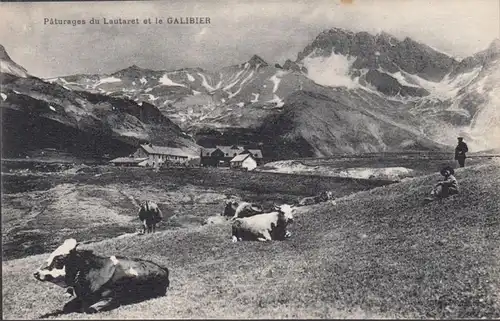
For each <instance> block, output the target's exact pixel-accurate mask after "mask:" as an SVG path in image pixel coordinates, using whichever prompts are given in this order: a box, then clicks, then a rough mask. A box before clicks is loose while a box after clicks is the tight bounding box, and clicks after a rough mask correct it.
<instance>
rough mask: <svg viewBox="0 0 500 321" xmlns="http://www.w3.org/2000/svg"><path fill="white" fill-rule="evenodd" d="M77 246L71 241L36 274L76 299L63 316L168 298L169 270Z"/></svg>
mask: <svg viewBox="0 0 500 321" xmlns="http://www.w3.org/2000/svg"><path fill="white" fill-rule="evenodd" d="M77 246H78V243H77V241H76V240H75V239H67V240H66V241H64V243H63V244H62V245H61V246H59V247H58V248H57V249H56V250H55V251H54V252H52V254H50V256H49V258H48V260H47V261H46V262H45V263H44V264H43V265H42V266H41V267H40V268H39V269H38V270H37V271H36V272H35V273H34V277H35V278H36V279H37V280H39V281H42V282H51V283H53V284H56V285H58V286H60V287H62V288H65V289H66V292H67V293H68V294H69V295H71V296H73V295H74V296H75V298H73V300H71V301H69V302H67V303H66V304H65V305H64V308H63V310H62V312H63V313H71V312H84V313H96V312H100V311H107V310H111V309H114V308H116V307H118V306H119V305H121V304H126V303H133V302H138V301H140V300H144V299H147V298H154V297H159V296H164V295H166V292H167V289H168V287H169V285H170V281H169V270H168V269H167V268H166V267H163V266H160V265H158V264H156V263H154V262H151V261H147V260H142V259H133V258H127V257H123V256H111V257H104V256H98V255H95V254H94V253H93V252H92V251H90V250H77V249H76V248H77Z"/></svg>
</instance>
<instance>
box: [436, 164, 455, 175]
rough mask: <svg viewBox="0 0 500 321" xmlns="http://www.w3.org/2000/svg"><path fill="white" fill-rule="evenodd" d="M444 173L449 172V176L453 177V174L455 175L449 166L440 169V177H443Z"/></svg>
mask: <svg viewBox="0 0 500 321" xmlns="http://www.w3.org/2000/svg"><path fill="white" fill-rule="evenodd" d="M445 171H448V172H450V174H451V175H454V174H455V170H454V169H453V167H451V166H446V167H444V168H442V169H441V172H440V173H441V175H443V176H445V175H444V172H445Z"/></svg>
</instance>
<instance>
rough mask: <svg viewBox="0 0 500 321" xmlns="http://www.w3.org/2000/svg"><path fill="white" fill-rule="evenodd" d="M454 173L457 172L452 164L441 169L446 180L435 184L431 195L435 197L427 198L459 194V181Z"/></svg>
mask: <svg viewBox="0 0 500 321" xmlns="http://www.w3.org/2000/svg"><path fill="white" fill-rule="evenodd" d="M453 174H455V170H453V168H452V167H450V166H446V167H445V168H443V169H441V175H443V176H444V180H442V181H440V182H438V183H437V184H436V185H434V188H433V189H432V191H431V195H432V196H433V197H434V198H429V199H427V200H434V199H440V198H445V197H448V196H451V195H455V194H458V181H457V179H456V178H455V176H453Z"/></svg>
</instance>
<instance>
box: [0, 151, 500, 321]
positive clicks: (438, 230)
mask: <svg viewBox="0 0 500 321" xmlns="http://www.w3.org/2000/svg"><path fill="white" fill-rule="evenodd" d="M456 176H457V178H458V180H459V182H460V184H461V193H460V195H456V196H453V197H451V198H449V199H446V200H444V201H442V202H434V203H430V204H423V203H422V199H423V198H424V197H426V196H428V191H429V186H431V185H432V184H433V183H434V182H435V181H436V180H437V179H439V178H440V177H439V174H432V175H429V176H424V177H419V178H415V179H409V180H405V181H403V182H401V183H397V184H392V185H388V186H384V187H379V188H375V189H372V190H369V191H362V192H358V193H355V194H352V195H349V196H346V197H343V198H341V199H339V200H338V201H337V206H334V205H332V204H321V205H316V206H310V207H302V208H300V211H299V212H298V213H297V217H296V223H295V225H294V226H293V227H292V233H293V236H292V238H291V239H289V240H287V241H284V242H272V243H259V242H241V243H236V244H233V243H231V240H230V227H229V225H212V226H203V227H197V228H191V229H179V230H168V231H162V232H160V233H156V234H154V235H147V236H141V237H136V238H119V239H109V240H106V241H103V242H100V243H95V244H91V245H85V246H83V248H92V249H94V250H95V251H96V252H97V253H99V254H105V255H113V254H117V253H119V254H122V255H128V256H135V257H146V258H149V259H152V260H154V261H157V262H159V263H163V264H165V265H166V266H168V267H169V268H170V269H171V286H172V287H171V290H170V291H169V293H168V294H167V296H166V297H162V298H158V299H154V300H149V301H145V302H142V303H139V304H135V305H129V306H124V307H120V308H118V309H116V310H114V311H111V312H106V313H101V314H99V315H93V316H90V317H91V318H115V319H118V318H144V317H147V318H282V317H288V318H296V317H298V318H305V317H308V318H318V317H319V318H346V317H349V318H404V317H412V318H480V317H486V318H499V317H500V303H499V302H500V301H499V299H500V298H499V295H500V250H499V249H500V229H499V227H500V215H499V214H500V203H499V200H500V164H499V163H498V162H497V161H495V162H490V163H488V164H483V165H476V166H474V167H467V168H464V169H458V170H457V173H456ZM45 258H46V255H37V256H31V257H28V258H24V259H19V260H12V261H6V262H3V316H4V318H9V319H10V318H38V317H40V316H42V315H44V314H46V313H50V312H53V311H55V310H56V309H58V308H60V307H62V305H63V303H64V301H65V300H66V299H65V298H64V297H63V295H62V290H61V289H58V288H55V287H53V286H51V285H48V284H43V283H40V282H37V281H36V280H35V279H34V278H32V276H31V274H32V271H33V270H34V269H35V268H36V267H37V266H38V265H39V264H40V263H41V262H42V260H43V259H45ZM63 317H64V318H72V319H76V318H89V316H87V315H80V314H71V315H66V316H63Z"/></svg>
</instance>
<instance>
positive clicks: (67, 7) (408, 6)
mask: <svg viewBox="0 0 500 321" xmlns="http://www.w3.org/2000/svg"><path fill="white" fill-rule="evenodd" d="M168 17H178V18H179V17H209V18H210V24H191V25H186V24H184V25H174V24H167V23H164V24H151V25H149V24H143V23H142V20H144V19H146V18H151V19H152V20H153V21H154V20H155V18H163V20H165V19H167V18H168ZM499 17H500V0H432V1H431V0H350V1H349V0H329V1H326V0H309V1H295V0H253V1H252V0H250V1H249V0H245V1H242V0H184V1H177V0H173V1H161V0H156V1H147V0H146V1H126V2H119V1H110V2H107V1H100V2H32V3H19V2H13V3H6V2H0V43H1V44H3V45H4V47H5V49H6V50H7V52H8V53H9V55H10V57H11V58H12V59H13V60H14V61H15V62H17V63H18V64H20V65H22V66H23V67H25V68H26V69H27V70H28V72H29V73H31V74H32V75H35V76H38V77H42V78H50V77H56V76H63V75H70V74H77V73H91V74H92V73H112V72H114V71H117V70H119V69H123V68H126V67H128V66H131V65H133V64H135V65H138V66H140V67H143V68H151V69H156V70H175V69H180V68H185V67H201V68H204V69H208V70H213V69H216V68H220V67H223V66H228V65H233V64H239V63H242V62H245V61H247V60H248V59H250V58H251V56H252V55H254V54H257V55H259V56H260V57H262V58H263V59H264V60H266V61H267V62H268V63H270V64H274V63H280V64H282V63H284V61H285V60H286V59H291V60H295V59H296V58H297V53H299V52H300V51H302V50H303V49H304V47H305V46H306V45H308V44H309V43H311V42H312V41H313V40H314V38H315V37H316V36H317V35H318V34H319V33H320V32H321V31H323V30H326V29H330V28H334V27H337V28H345V29H348V30H352V31H367V32H369V33H372V34H376V33H378V32H381V31H386V32H388V33H390V34H392V35H394V36H396V37H397V38H400V39H401V40H402V39H404V38H405V37H411V38H412V39H414V40H416V41H419V42H422V43H425V44H427V45H429V46H431V47H433V48H435V49H438V50H440V51H443V52H445V53H448V54H450V55H453V56H455V57H459V58H463V57H466V56H469V55H471V54H474V53H475V52H478V51H480V50H483V49H485V48H487V47H488V45H489V44H490V43H491V42H492V41H493V40H494V39H495V38H500V18H499ZM45 18H48V19H51V18H53V19H69V20H78V19H79V20H82V19H83V20H85V21H86V24H85V25H76V26H72V25H50V24H44V19H45ZM91 18H97V19H99V20H100V21H101V23H100V24H99V25H96V24H90V23H89V21H90V19H91ZM103 18H106V19H108V20H109V19H115V18H122V19H134V18H139V20H140V21H141V24H139V25H104V24H103Z"/></svg>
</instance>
